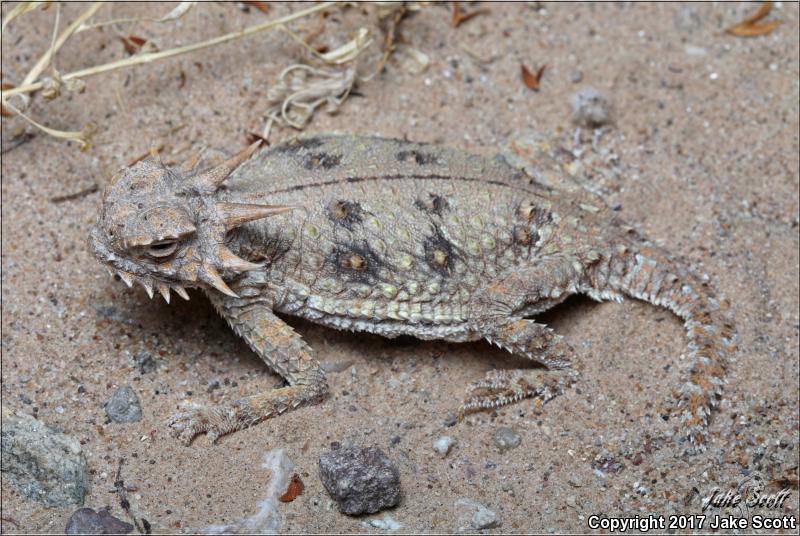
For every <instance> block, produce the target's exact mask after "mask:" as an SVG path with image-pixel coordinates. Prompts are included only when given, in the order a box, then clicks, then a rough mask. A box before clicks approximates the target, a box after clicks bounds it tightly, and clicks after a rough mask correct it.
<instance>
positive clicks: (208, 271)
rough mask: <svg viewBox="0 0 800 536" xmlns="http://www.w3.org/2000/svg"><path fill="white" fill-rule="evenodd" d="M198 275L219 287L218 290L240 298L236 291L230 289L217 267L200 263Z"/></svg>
mask: <svg viewBox="0 0 800 536" xmlns="http://www.w3.org/2000/svg"><path fill="white" fill-rule="evenodd" d="M197 275H198V276H199V277H200V279H201V280H202V281H203V282H205V283H208V284H209V285H211V286H212V287H214V288H215V289H217V290H218V291H220V292H222V293H223V294H226V295H228V296H230V297H232V298H238V297H239V296H237V295H236V293H235V292H234V291H232V290H231V289H230V287H229V286H228V285H227V284H225V281H223V280H222V278H221V277H220V276H219V272H217V269H216V268H214V267H213V266H211V265H210V264H207V263H203V264H201V265H200V270H198V272H197Z"/></svg>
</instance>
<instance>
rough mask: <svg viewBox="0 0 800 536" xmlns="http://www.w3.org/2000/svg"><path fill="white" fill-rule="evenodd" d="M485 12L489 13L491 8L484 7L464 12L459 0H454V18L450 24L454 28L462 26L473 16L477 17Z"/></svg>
mask: <svg viewBox="0 0 800 536" xmlns="http://www.w3.org/2000/svg"><path fill="white" fill-rule="evenodd" d="M484 13H489V10H488V9H486V8H482V9H476V10H475V11H470V12H469V13H463V14H462V13H461V6H459V4H458V2H453V18H452V19H451V20H450V25H451V26H452V27H453V28H458V27H459V26H461V24H463V23H465V22H467V21H468V20H470V19H471V18H474V17H477V16H478V15H483V14H484Z"/></svg>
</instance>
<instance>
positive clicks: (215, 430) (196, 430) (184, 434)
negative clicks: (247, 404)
mask: <svg viewBox="0 0 800 536" xmlns="http://www.w3.org/2000/svg"><path fill="white" fill-rule="evenodd" d="M182 409H183V410H184V411H181V412H179V413H176V414H175V415H173V416H172V418H171V419H170V421H169V426H170V428H172V430H173V435H174V436H175V437H177V438H179V439H180V440H181V442H182V443H183V444H184V445H187V446H188V445H190V444H191V443H192V441H194V438H195V437H197V436H198V435H200V434H202V433H205V434H206V435H207V436H208V439H209V440H210V441H211V443H215V442H216V441H217V439H219V438H220V436H223V435H225V434H227V433H230V432H233V431H234V430H237V429H238V428H237V427H232V426H231V423H232V422H234V421H235V420H236V418H235V413H236V412H235V410H234V408H233V407H219V408H210V407H206V406H202V405H200V404H196V403H193V402H189V403H184V404H182Z"/></svg>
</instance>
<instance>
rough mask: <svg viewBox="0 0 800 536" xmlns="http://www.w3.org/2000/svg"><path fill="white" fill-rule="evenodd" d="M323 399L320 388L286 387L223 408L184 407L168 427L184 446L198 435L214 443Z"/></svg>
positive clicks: (322, 388) (195, 405)
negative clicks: (206, 437)
mask: <svg viewBox="0 0 800 536" xmlns="http://www.w3.org/2000/svg"><path fill="white" fill-rule="evenodd" d="M323 395H324V385H323V386H304V385H290V386H286V387H281V388H280V389H271V390H269V391H266V392H263V393H259V394H257V395H253V396H249V397H247V398H242V399H241V400H237V401H236V402H234V403H233V404H229V405H224V406H218V407H205V406H201V405H199V404H195V403H187V404H185V405H184V408H185V411H183V412H181V413H178V414H176V415H174V416H173V417H172V419H170V423H169V425H170V427H171V428H172V429H173V430H174V431H175V435H176V436H177V437H179V438H180V439H181V440H182V441H183V442H184V444H186V445H189V444H191V443H192V441H193V440H194V438H195V437H197V436H198V435H200V434H202V433H205V434H206V435H207V436H208V438H209V440H210V441H211V442H212V443H214V442H216V441H217V439H219V438H220V437H221V436H223V435H225V434H230V433H231V432H236V431H237V430H244V429H245V428H249V427H250V426H253V425H255V424H257V423H259V422H261V421H263V420H264V419H269V418H270V417H275V416H277V415H280V414H281V413H284V412H286V411H288V410H291V409H295V408H297V407H298V406H300V405H302V404H305V403H317V402H320V401H321V400H322V397H323Z"/></svg>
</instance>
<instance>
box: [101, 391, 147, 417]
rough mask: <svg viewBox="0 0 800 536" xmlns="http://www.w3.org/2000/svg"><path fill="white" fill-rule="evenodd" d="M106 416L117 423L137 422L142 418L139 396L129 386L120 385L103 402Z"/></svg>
mask: <svg viewBox="0 0 800 536" xmlns="http://www.w3.org/2000/svg"><path fill="white" fill-rule="evenodd" d="M105 408H106V414H107V415H108V418H109V419H111V420H112V421H114V422H118V423H130V422H139V421H141V420H142V406H141V405H140V404H139V397H138V396H136V393H135V392H134V391H133V389H131V388H130V387H127V386H126V387H120V388H119V389H117V390H116V391H114V393H113V394H112V395H111V398H110V399H109V400H108V402H106V404H105Z"/></svg>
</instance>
